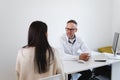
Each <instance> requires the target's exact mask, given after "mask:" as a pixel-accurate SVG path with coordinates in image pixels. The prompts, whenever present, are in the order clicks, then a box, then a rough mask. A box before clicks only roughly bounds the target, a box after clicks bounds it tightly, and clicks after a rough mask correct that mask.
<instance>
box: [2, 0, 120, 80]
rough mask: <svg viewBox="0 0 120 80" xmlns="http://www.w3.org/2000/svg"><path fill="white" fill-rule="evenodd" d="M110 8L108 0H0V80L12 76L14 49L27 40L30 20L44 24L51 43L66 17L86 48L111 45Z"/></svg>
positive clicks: (110, 3) (59, 33)
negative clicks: (71, 21)
mask: <svg viewBox="0 0 120 80" xmlns="http://www.w3.org/2000/svg"><path fill="white" fill-rule="evenodd" d="M117 1H119V0H117ZM117 1H115V3H114V4H117ZM113 2H114V1H113ZM114 8H116V7H115V6H114ZM114 8H112V0H76V1H75V0H0V28H1V29H0V48H1V49H0V53H1V56H0V80H15V61H16V56H17V52H18V49H19V48H20V47H22V46H24V45H25V44H26V42H27V31H28V27H29V24H30V23H31V22H32V21H34V20H42V21H44V22H46V23H47V24H48V27H49V31H48V32H49V41H50V43H51V45H53V46H55V44H57V41H58V37H59V36H60V35H61V34H62V33H64V32H65V30H64V28H65V25H66V21H68V20H69V19H75V20H76V21H77V22H78V26H79V31H78V34H79V35H80V36H81V37H83V38H84V39H85V40H86V42H87V44H88V46H89V47H90V49H92V50H97V48H98V47H101V46H106V45H111V42H112V40H111V39H112V36H111V34H112V13H113V12H114V10H115V9H114ZM119 9H120V7H119ZM115 11H117V10H115ZM115 15H116V14H115V13H114V16H115ZM118 15H119V14H118ZM114 16H113V17H114ZM116 18H117V16H115V19H114V21H113V25H115V22H116V20H117V19H116ZM118 25H119V24H118ZM116 27H117V26H116ZM115 29H116V28H115Z"/></svg>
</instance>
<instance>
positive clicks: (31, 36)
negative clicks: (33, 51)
mask: <svg viewBox="0 0 120 80" xmlns="http://www.w3.org/2000/svg"><path fill="white" fill-rule="evenodd" d="M46 34H47V25H46V24H45V23H44V22H42V21H34V22H32V23H31V25H30V27H29V33H28V46H37V45H42V44H44V45H45V44H46V42H47V36H46Z"/></svg>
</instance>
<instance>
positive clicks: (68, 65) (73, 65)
mask: <svg viewBox="0 0 120 80" xmlns="http://www.w3.org/2000/svg"><path fill="white" fill-rule="evenodd" d="M108 55H112V54H101V53H98V52H92V54H91V57H90V60H89V61H87V62H86V63H79V62H77V60H64V61H63V65H64V71H65V73H66V74H71V73H76V72H79V71H84V70H87V69H92V68H96V67H100V66H104V65H109V64H113V63H117V62H120V60H113V59H108V58H107V57H106V56H108ZM99 59H105V60H106V62H95V61H94V60H99Z"/></svg>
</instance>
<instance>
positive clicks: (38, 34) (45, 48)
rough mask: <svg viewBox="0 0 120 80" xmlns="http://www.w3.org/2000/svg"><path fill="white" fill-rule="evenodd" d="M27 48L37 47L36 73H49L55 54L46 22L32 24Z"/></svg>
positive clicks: (35, 57) (35, 58)
mask: <svg viewBox="0 0 120 80" xmlns="http://www.w3.org/2000/svg"><path fill="white" fill-rule="evenodd" d="M27 47H35V56H34V66H35V67H34V69H35V71H37V72H38V73H45V72H47V71H48V70H49V68H50V64H51V61H52V60H54V54H53V51H52V48H51V47H50V45H49V42H48V40H47V25H46V24H45V23H44V22H42V21H34V22H32V23H31V25H30V27H29V32H28V45H27ZM47 56H48V57H47Z"/></svg>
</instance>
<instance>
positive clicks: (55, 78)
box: [39, 74, 62, 80]
mask: <svg viewBox="0 0 120 80" xmlns="http://www.w3.org/2000/svg"><path fill="white" fill-rule="evenodd" d="M39 80H62V74H57V75H54V76H50V77H45V78H42V79H39Z"/></svg>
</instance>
